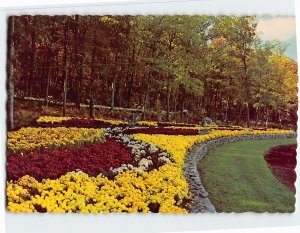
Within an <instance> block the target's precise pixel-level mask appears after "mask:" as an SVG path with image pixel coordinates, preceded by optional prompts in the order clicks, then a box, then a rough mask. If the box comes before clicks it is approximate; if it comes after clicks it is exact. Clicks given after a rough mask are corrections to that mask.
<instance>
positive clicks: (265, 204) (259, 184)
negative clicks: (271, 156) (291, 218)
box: [198, 138, 296, 212]
mask: <svg viewBox="0 0 300 233" xmlns="http://www.w3.org/2000/svg"><path fill="white" fill-rule="evenodd" d="M285 144H296V138H289V139H272V140H249V141H240V142H235V143H229V144H226V145H224V146H221V147H218V148H216V149H213V150H211V151H209V153H208V154H207V155H206V156H205V157H204V158H203V159H202V160H201V161H200V163H199V165H198V169H199V172H200V174H201V180H202V183H203V185H204V187H205V189H206V191H207V192H208V193H209V199H210V201H211V202H212V204H213V205H214V206H215V208H216V210H217V212H294V211H295V194H294V193H293V192H292V191H290V190H289V189H288V188H287V187H285V186H284V185H283V184H281V183H280V182H279V181H278V180H277V179H276V177H275V176H273V174H272V172H271V170H270V169H269V168H268V165H267V163H266V161H265V160H264V156H263V155H264V153H265V152H266V151H268V150H269V149H270V148H271V147H274V146H278V145H285Z"/></svg>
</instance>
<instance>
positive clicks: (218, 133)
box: [132, 129, 294, 167]
mask: <svg viewBox="0 0 300 233" xmlns="http://www.w3.org/2000/svg"><path fill="white" fill-rule="evenodd" d="M282 133H284V134H289V133H294V131H292V130H277V129H270V130H253V131H250V130H212V131H211V132H209V133H208V134H205V135H192V136H182V135H162V134H152V135H151V134H135V135H133V136H132V137H133V138H134V139H136V140H140V141H144V142H146V143H149V144H153V145H156V146H157V147H159V148H161V149H163V150H166V151H167V152H169V153H170V154H171V156H172V158H173V159H174V161H175V162H176V163H177V164H178V165H180V166H181V167H183V165H184V158H185V155H186V153H187V151H188V150H189V149H190V148H191V147H192V146H193V145H195V144H197V143H201V142H204V141H206V140H210V139H215V138H219V137H224V136H235V135H244V134H254V135H256V134H282Z"/></svg>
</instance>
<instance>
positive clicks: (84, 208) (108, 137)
mask: <svg viewBox="0 0 300 233" xmlns="http://www.w3.org/2000/svg"><path fill="white" fill-rule="evenodd" d="M35 126H36V127H28V128H21V129H20V130H18V131H13V132H9V133H8V141H7V147H8V156H7V208H8V210H9V211H13V212H62V213H65V212H76V213H77V212H79V213H110V212H129V213H130V212H142V213H147V212H154V213H157V212H160V213H182V214H183V213H188V206H189V204H190V202H191V195H192V194H191V192H190V190H189V186H188V183H187V180H186V178H185V176H184V174H183V169H184V160H185V156H186V154H187V153H188V151H189V150H190V149H191V148H192V147H193V146H194V145H195V144H198V143H202V142H205V141H208V140H212V139H216V138H221V137H227V136H237V135H259V134H291V133H294V131H292V130H278V129H269V130H250V129H243V128H241V127H232V126H231V127H218V126H216V125H210V126H209V125H208V126H199V125H188V124H174V123H171V122H163V123H157V122H147V121H143V122H137V123H136V125H135V126H134V127H129V126H128V123H127V122H124V121H114V120H105V119H83V118H82V119H80V118H72V117H49V116H44V117H40V118H39V119H38V120H37V123H36V125H35Z"/></svg>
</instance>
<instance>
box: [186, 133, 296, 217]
mask: <svg viewBox="0 0 300 233" xmlns="http://www.w3.org/2000/svg"><path fill="white" fill-rule="evenodd" d="M296 136H297V134H296V133H295V134H261V135H238V136H229V137H220V138H217V139H212V140H209V141H206V142H203V143H199V144H197V145H195V146H194V147H193V148H192V149H191V150H190V151H189V152H188V153H187V156H186V158H185V162H184V170H183V173H184V176H185V178H186V180H187V183H188V185H189V190H190V192H191V194H192V195H193V196H192V202H191V205H190V206H189V212H190V213H215V212H216V209H215V207H214V205H213V204H212V203H211V202H210V200H209V198H208V193H207V192H206V190H205V188H204V186H203V184H202V182H201V175H200V174H199V172H198V169H197V167H198V164H199V162H200V160H201V159H202V158H203V157H204V156H205V155H206V154H207V153H208V151H209V150H210V149H213V148H216V147H218V146H221V145H224V144H227V143H231V142H237V141H244V140H266V139H283V138H293V137H296Z"/></svg>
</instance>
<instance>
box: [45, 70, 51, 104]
mask: <svg viewBox="0 0 300 233" xmlns="http://www.w3.org/2000/svg"><path fill="white" fill-rule="evenodd" d="M50 74H51V66H50V67H49V68H48V74H47V81H46V96H45V102H46V105H47V107H48V97H49V86H50Z"/></svg>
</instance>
